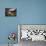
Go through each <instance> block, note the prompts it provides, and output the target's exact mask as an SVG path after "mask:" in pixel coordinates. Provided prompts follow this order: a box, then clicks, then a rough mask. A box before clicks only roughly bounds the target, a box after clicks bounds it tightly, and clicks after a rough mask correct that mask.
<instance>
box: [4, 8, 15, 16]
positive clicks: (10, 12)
mask: <svg viewBox="0 0 46 46" xmlns="http://www.w3.org/2000/svg"><path fill="white" fill-rule="evenodd" d="M5 16H16V8H15V9H14V8H5Z"/></svg>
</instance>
